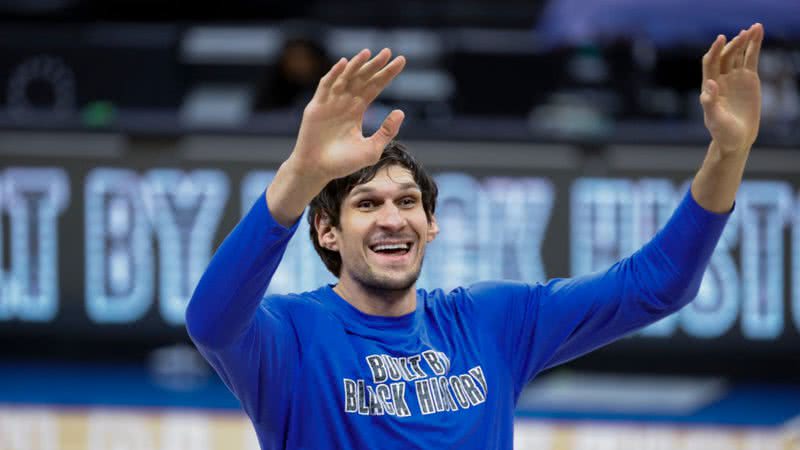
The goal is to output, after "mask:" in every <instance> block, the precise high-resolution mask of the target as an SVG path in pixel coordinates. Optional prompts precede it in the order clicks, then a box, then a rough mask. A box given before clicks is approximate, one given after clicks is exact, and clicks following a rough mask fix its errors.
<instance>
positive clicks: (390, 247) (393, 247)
mask: <svg viewBox="0 0 800 450" xmlns="http://www.w3.org/2000/svg"><path fill="white" fill-rule="evenodd" d="M408 248H409V245H408V244H381V245H376V246H375V247H373V248H372V249H373V250H374V251H376V252H377V251H380V250H408Z"/></svg>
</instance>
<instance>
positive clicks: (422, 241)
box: [322, 165, 439, 290]
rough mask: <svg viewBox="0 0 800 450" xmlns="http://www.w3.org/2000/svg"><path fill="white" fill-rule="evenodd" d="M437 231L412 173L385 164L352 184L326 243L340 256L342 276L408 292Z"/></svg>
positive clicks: (373, 286) (371, 285) (344, 278)
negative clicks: (372, 174) (427, 247)
mask: <svg viewBox="0 0 800 450" xmlns="http://www.w3.org/2000/svg"><path fill="white" fill-rule="evenodd" d="M438 231H439V229H438V226H437V225H436V220H435V219H434V218H431V222H430V223H428V219H427V216H426V215H425V208H424V207H423V204H422V193H421V192H420V189H419V186H417V184H416V182H414V177H413V176H412V175H411V172H410V171H409V170H408V169H406V168H405V167H402V166H397V165H392V166H387V167H384V168H382V169H380V170H379V171H378V173H377V174H376V175H375V178H373V179H372V180H370V181H369V182H367V183H365V184H361V185H358V186H356V187H355V188H353V190H352V191H350V193H349V194H348V195H347V197H345V199H344V201H343V202H342V207H341V214H340V221H339V227H338V228H331V229H330V232H329V233H325V235H324V236H323V240H322V242H325V240H328V242H327V244H328V245H332V247H330V246H329V248H330V249H331V250H335V251H338V252H339V254H340V255H341V258H342V271H341V274H340V280H341V281H342V282H344V283H348V282H357V283H359V284H361V285H362V286H364V287H366V288H370V289H378V290H405V289H408V288H410V287H412V286H413V285H414V283H416V281H417V278H419V273H420V270H421V269H422V259H423V256H424V254H425V246H426V245H427V243H428V242H430V241H432V240H433V238H434V237H435V236H436V234H437V233H438Z"/></svg>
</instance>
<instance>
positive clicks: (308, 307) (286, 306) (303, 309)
mask: <svg viewBox="0 0 800 450" xmlns="http://www.w3.org/2000/svg"><path fill="white" fill-rule="evenodd" d="M318 291H319V289H317V290H314V291H307V292H301V293H293V294H269V295H267V296H265V297H264V298H263V299H262V300H261V310H262V311H264V312H266V313H268V314H272V315H276V316H282V317H287V316H296V315H298V314H300V315H301V314H309V313H314V312H321V311H322V309H323V308H322V299H321V298H320V296H319V292H318Z"/></svg>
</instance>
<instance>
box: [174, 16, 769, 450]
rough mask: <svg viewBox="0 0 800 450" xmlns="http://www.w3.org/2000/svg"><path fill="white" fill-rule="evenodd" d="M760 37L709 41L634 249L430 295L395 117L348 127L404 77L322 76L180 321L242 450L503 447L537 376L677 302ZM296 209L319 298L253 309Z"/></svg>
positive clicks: (424, 235) (708, 242)
mask: <svg viewBox="0 0 800 450" xmlns="http://www.w3.org/2000/svg"><path fill="white" fill-rule="evenodd" d="M762 39H763V28H762V26H761V25H760V24H756V25H753V26H752V27H750V28H749V29H748V30H746V31H742V32H741V33H740V34H739V35H738V36H737V37H736V38H734V39H733V40H732V41H730V42H728V43H727V44H726V42H725V38H724V37H723V36H718V37H717V39H716V40H715V41H714V43H713V44H712V46H711V48H710V50H709V51H708V53H707V54H706V55H705V56H704V58H703V83H702V94H701V95H700V102H701V103H702V105H703V109H704V113H705V124H706V126H707V128H708V129H709V131H710V132H711V136H712V142H711V144H710V146H709V148H708V153H707V155H706V158H705V160H704V161H703V165H702V167H701V168H700V170H699V172H698V173H697V175H696V176H695V178H694V180H693V182H692V185H691V189H690V192H688V193H687V194H686V196H685V198H684V200H683V201H682V203H681V204H680V205H679V206H678V208H677V209H676V211H675V213H674V214H673V216H672V218H671V219H670V221H669V222H668V223H667V225H665V227H664V228H663V229H662V230H661V231H660V232H659V233H658V234H657V235H656V236H655V237H654V238H653V240H652V241H650V242H649V243H648V244H646V245H645V246H644V247H642V249H640V250H639V251H638V252H636V253H634V254H633V255H632V256H630V257H628V258H625V259H623V260H621V261H620V262H618V263H617V264H615V265H614V266H612V267H611V268H609V269H608V270H607V271H605V272H598V273H594V274H590V275H587V276H583V277H578V278H573V279H556V280H551V281H550V282H548V283H546V284H535V285H533V284H531V285H529V284H523V283H518V282H497V281H495V282H482V283H478V284H475V285H472V286H470V287H466V288H459V289H455V290H453V291H452V292H449V293H445V292H443V291H442V290H433V291H430V292H428V291H424V290H421V289H420V290H417V289H415V283H416V280H417V276H418V275H419V271H420V268H421V264H422V259H423V255H424V250H425V246H426V244H427V243H428V242H430V241H431V240H433V239H434V238H435V237H436V235H437V233H438V232H439V228H438V225H437V223H436V219H435V216H434V212H435V198H436V188H435V184H434V183H433V182H432V180H431V179H430V177H429V176H428V175H427V174H426V173H425V172H424V170H423V169H422V168H421V167H419V165H418V164H417V163H416V161H414V159H413V158H412V157H410V155H408V154H407V153H406V152H405V151H403V149H402V147H400V146H398V145H397V144H396V143H391V141H392V139H393V138H394V136H395V135H396V134H397V132H398V130H399V127H400V123H401V122H402V120H403V113H402V112H400V111H397V110H396V111H392V112H391V113H390V114H389V116H388V117H387V118H386V120H385V122H384V123H383V125H382V127H381V128H380V130H378V131H377V132H376V133H375V134H374V135H372V136H371V137H368V138H365V137H364V136H363V135H362V130H361V122H362V118H363V114H364V111H365V110H366V108H367V106H368V105H369V104H370V102H371V101H372V100H374V99H375V98H376V97H377V95H378V94H379V93H380V92H381V90H382V89H383V88H384V87H385V86H386V85H387V84H388V83H389V82H390V81H391V80H392V79H393V78H394V77H395V76H397V74H398V73H400V71H401V70H402V68H403V65H404V62H405V61H404V59H403V57H402V56H401V57H398V58H396V59H394V60H392V61H391V62H389V60H390V56H391V55H390V53H389V51H388V50H386V49H384V50H383V51H381V52H380V53H378V54H377V55H376V56H375V57H374V58H372V59H369V56H370V55H369V52H368V51H366V50H364V51H362V52H360V53H359V54H358V55H356V56H355V57H354V58H353V59H352V60H350V61H347V60H345V59H341V60H340V61H339V62H337V63H336V64H335V65H334V66H333V68H332V69H331V70H330V71H329V72H328V73H327V74H326V75H325V76H324V77H323V78H322V79H321V80H320V83H319V86H318V89H317V91H316V93H315V95H314V98H313V99H312V100H311V102H310V103H309V105H308V106H307V108H306V110H305V112H304V115H303V121H302V124H301V126H300V131H299V135H298V138H297V143H296V146H295V148H294V150H293V152H292V154H291V156H290V157H289V158H288V160H287V161H285V162H284V163H283V164H282V165H281V167H280V169H279V170H278V172H277V174H276V176H275V178H274V181H273V182H272V184H271V185H270V186H269V187H268V188H267V190H266V193H265V198H264V199H260V200H259V201H258V202H256V204H255V205H254V206H253V207H252V209H251V210H250V212H249V213H248V214H247V216H246V217H245V218H243V219H242V221H241V222H240V223H239V224H238V225H237V227H236V228H235V229H234V230H233V231H232V232H231V234H230V235H229V236H228V237H227V239H226V240H225V241H224V242H223V244H222V245H221V247H220V248H219V249H218V251H217V253H216V254H215V255H214V258H213V259H212V261H211V264H210V265H209V267H208V269H207V271H206V273H205V274H204V275H203V277H202V279H201V280H200V283H199V285H198V287H197V290H196V292H195V294H194V296H193V297H192V299H191V301H190V303H189V306H188V309H187V315H186V323H187V327H188V330H189V333H190V335H191V337H192V339H193V340H194V342H195V343H196V344H197V347H198V348H199V349H200V351H201V352H202V353H203V355H204V356H205V357H206V358H207V359H208V360H209V361H210V363H211V364H212V365H213V366H214V368H215V369H216V370H217V372H218V373H219V375H220V376H221V377H222V379H223V380H224V382H225V383H226V384H227V386H228V387H229V388H230V389H231V390H232V391H233V392H234V394H235V395H236V396H237V397H238V399H239V400H240V402H241V403H242V406H243V408H244V410H245V411H246V412H247V414H248V416H249V417H250V419H251V420H252V422H253V424H254V426H255V429H256V432H257V434H258V438H259V442H260V444H261V446H262V448H264V449H278V448H290V449H300V448H302V449H324V448H337V449H340V448H341V449H344V448H347V449H364V448H381V449H409V448H459V449H481V450H486V449H509V448H511V447H512V443H513V438H512V433H513V412H514V407H515V404H516V401H517V398H518V397H519V394H520V391H521V390H522V388H523V387H524V386H525V384H526V383H527V382H528V381H530V380H531V379H532V378H533V377H534V376H535V375H536V374H537V373H538V372H540V371H542V370H544V369H546V368H548V367H552V366H554V365H557V364H559V363H562V362H564V361H567V360H569V359H572V358H575V357H577V356H579V355H581V354H583V353H585V352H587V351H590V350H592V349H594V348H597V347H598V346H601V345H604V344H606V343H608V342H611V341H612V340H614V339H617V338H619V337H621V336H623V335H625V334H627V333H629V332H631V331H633V330H636V329H638V328H641V327H643V326H645V325H647V324H649V323H652V322H654V321H656V320H658V319H660V318H662V317H664V316H666V315H668V314H670V313H673V312H675V311H677V310H678V309H680V308H681V307H683V306H684V305H686V304H687V303H688V302H689V301H690V300H691V299H692V298H694V296H695V294H696V293H697V290H698V288H699V284H700V281H701V279H702V274H703V272H704V270H705V268H706V265H707V264H708V261H709V258H710V256H711V253H712V251H713V249H714V246H715V245H716V242H717V240H718V238H719V236H720V234H721V232H722V229H723V227H724V225H725V223H726V221H727V218H728V216H729V214H730V211H731V210H732V208H733V202H734V197H735V194H736V190H737V188H738V186H739V183H740V181H741V178H742V172H743V170H744V166H745V162H746V160H747V156H748V153H749V151H750V147H751V146H752V144H753V142H754V140H755V138H756V134H757V131H758V123H759V113H760V92H759V79H758V75H757V73H756V70H757V65H758V54H759V49H760V46H761V41H762ZM390 143H391V144H390ZM387 145H388V147H387ZM376 163H377V164H376ZM312 199H313V202H312ZM309 203H311V210H310V213H309V219H310V221H311V224H312V240H313V241H314V245H315V247H316V248H317V250H318V252H319V253H320V255H321V256H322V257H323V260H324V262H325V264H326V266H327V267H328V268H329V269H330V270H331V271H332V272H333V273H334V274H335V275H336V276H337V277H338V278H339V282H338V283H337V284H336V285H333V286H324V287H321V288H319V289H317V290H315V291H312V292H306V293H302V294H292V295H275V296H271V297H268V298H267V299H264V300H263V301H262V295H263V293H264V291H265V289H266V287H267V285H268V284H269V281H270V277H271V276H272V274H273V273H274V271H275V269H276V267H277V266H278V263H279V262H280V259H281V256H282V254H283V252H284V250H285V248H286V245H287V242H288V241H289V239H290V238H291V236H292V233H293V232H294V230H295V229H296V227H297V223H298V219H299V217H300V216H301V214H302V212H303V210H304V208H306V206H308V205H309Z"/></svg>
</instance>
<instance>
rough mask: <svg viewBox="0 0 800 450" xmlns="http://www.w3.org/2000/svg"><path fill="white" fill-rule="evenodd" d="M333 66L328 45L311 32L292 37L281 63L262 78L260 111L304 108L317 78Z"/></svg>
mask: <svg viewBox="0 0 800 450" xmlns="http://www.w3.org/2000/svg"><path fill="white" fill-rule="evenodd" d="M329 67H330V60H329V58H328V54H327V52H326V51H325V48H324V47H323V46H322V44H320V43H319V42H318V41H317V40H316V39H314V38H312V37H308V36H301V37H293V38H290V39H288V40H287V41H286V42H285V43H284V45H283V49H282V50H281V53H280V56H279V57H278V63H277V65H276V66H275V67H274V68H272V70H269V71H266V72H265V74H264V78H263V79H262V80H261V81H260V82H259V86H258V94H257V97H256V101H255V104H254V109H255V110H256V111H267V110H272V109H287V108H288V109H297V110H301V109H302V107H303V106H305V105H306V103H308V102H309V101H310V100H311V97H312V96H313V95H314V90H315V89H316V87H317V82H318V81H319V79H320V78H322V76H323V75H325V72H326V71H327V70H328V68H329Z"/></svg>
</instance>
